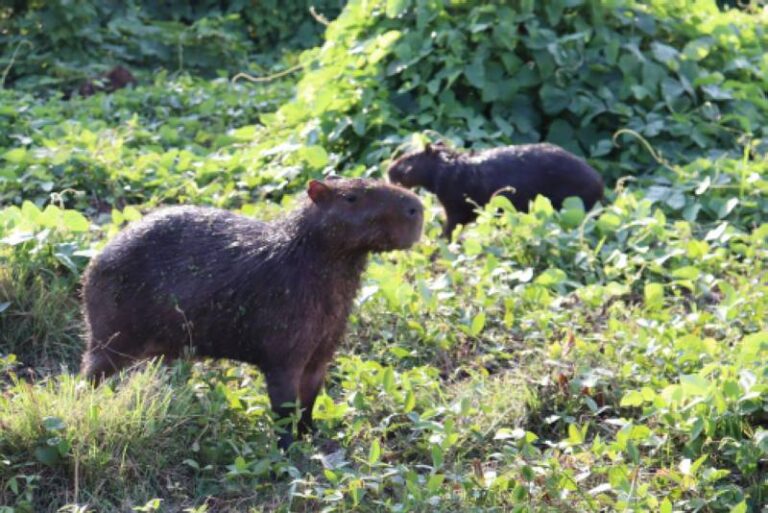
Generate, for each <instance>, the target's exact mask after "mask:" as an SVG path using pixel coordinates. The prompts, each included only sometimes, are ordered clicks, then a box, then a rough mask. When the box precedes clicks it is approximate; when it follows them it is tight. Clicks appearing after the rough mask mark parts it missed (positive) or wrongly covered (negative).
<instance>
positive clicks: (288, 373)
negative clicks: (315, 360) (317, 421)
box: [266, 369, 300, 449]
mask: <svg viewBox="0 0 768 513" xmlns="http://www.w3.org/2000/svg"><path fill="white" fill-rule="evenodd" d="M266 378H267V393H268V394H269V402H270V403H271V404H272V411H274V412H275V414H276V415H277V418H278V419H279V420H283V419H287V418H289V417H290V416H291V414H293V412H294V411H295V408H296V399H298V390H299V378H300V371H297V370H295V369H290V370H279V371H272V372H269V373H268V374H267V376H266ZM284 429H287V431H285V432H283V433H282V434H281V435H280V439H279V440H278V443H277V445H278V447H280V448H281V449H288V447H289V446H290V445H291V443H293V433H292V431H293V430H292V429H291V427H290V426H284Z"/></svg>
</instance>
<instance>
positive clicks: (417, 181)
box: [388, 143, 603, 238]
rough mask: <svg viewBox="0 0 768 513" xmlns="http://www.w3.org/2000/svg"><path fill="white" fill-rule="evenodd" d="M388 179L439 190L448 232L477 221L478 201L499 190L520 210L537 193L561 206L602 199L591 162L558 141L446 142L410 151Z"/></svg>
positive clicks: (588, 205) (600, 184)
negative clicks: (454, 145)
mask: <svg viewBox="0 0 768 513" xmlns="http://www.w3.org/2000/svg"><path fill="white" fill-rule="evenodd" d="M388 174H389V179H390V181H392V182H393V183H396V184H400V185H402V186H404V187H407V188H409V189H411V188H414V187H424V188H425V189H426V190H428V191H430V192H432V193H435V194H437V198H438V199H439V200H440V203H442V205H443V208H444V209H445V214H446V222H445V228H444V231H443V235H445V236H446V237H449V238H450V236H451V234H452V233H453V230H454V228H456V225H458V224H464V225H466V224H467V223H470V222H472V221H474V220H475V218H476V217H477V213H476V212H475V208H477V205H479V206H481V207H482V206H483V205H485V204H486V203H488V202H489V201H490V200H491V198H492V197H493V195H494V194H495V193H499V194H503V195H504V196H507V197H508V198H509V199H510V201H512V204H513V205H514V206H515V208H516V209H517V210H520V211H527V210H528V202H529V201H531V200H532V199H534V198H535V197H536V195H537V194H540V195H542V196H546V197H547V198H549V199H550V201H552V205H553V206H554V207H555V208H560V207H561V205H562V203H563V200H564V199H565V198H567V197H568V196H578V197H580V198H581V199H582V201H583V202H584V206H585V208H587V209H590V208H592V206H593V205H594V204H595V203H596V202H597V201H599V200H600V198H602V197H603V179H602V178H601V177H600V175H599V174H598V173H597V171H595V170H594V169H593V168H592V167H591V166H589V165H588V164H587V163H586V162H584V161H583V160H581V159H580V158H578V157H576V156H575V155H572V154H570V153H568V152H567V151H565V150H564V149H562V148H560V147H558V146H555V145H553V144H547V143H542V144H524V145H518V146H506V147H503V148H494V149H489V150H484V151H477V152H457V151H454V150H451V149H449V148H448V147H446V146H444V145H442V144H435V145H429V144H428V145H427V146H426V148H425V149H424V150H423V151H416V152H412V153H408V154H406V155H404V156H402V157H401V158H399V159H397V160H396V161H395V162H394V163H392V165H391V166H390V168H389V171H388Z"/></svg>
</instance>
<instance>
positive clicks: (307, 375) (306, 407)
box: [299, 362, 328, 435]
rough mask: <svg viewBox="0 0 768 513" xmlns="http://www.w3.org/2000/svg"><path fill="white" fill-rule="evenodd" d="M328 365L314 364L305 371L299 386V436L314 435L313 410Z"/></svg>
mask: <svg viewBox="0 0 768 513" xmlns="http://www.w3.org/2000/svg"><path fill="white" fill-rule="evenodd" d="M327 366H328V364H327V363H325V362H323V363H318V364H315V363H312V362H310V364H309V365H307V367H306V368H305V369H304V374H303V375H302V376H301V383H300V386H299V399H301V408H302V412H301V422H300V423H299V434H300V435H301V434H305V433H312V431H313V429H314V426H313V421H312V409H313V408H314V406H315V399H317V394H318V393H319V392H320V388H321V387H322V386H323V380H324V378H325V371H326V368H327Z"/></svg>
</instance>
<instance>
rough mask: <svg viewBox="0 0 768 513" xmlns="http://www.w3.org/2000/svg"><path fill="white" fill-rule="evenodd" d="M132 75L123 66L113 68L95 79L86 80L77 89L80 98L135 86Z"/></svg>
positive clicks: (135, 82) (135, 81)
mask: <svg viewBox="0 0 768 513" xmlns="http://www.w3.org/2000/svg"><path fill="white" fill-rule="evenodd" d="M137 83H138V82H137V80H136V78H135V77H134V76H133V74H132V73H131V72H130V71H128V70H127V69H126V68H124V67H123V66H115V67H114V68H112V69H111V70H109V71H108V72H106V73H104V74H103V75H101V76H99V77H98V78H96V79H92V80H86V81H85V82H83V83H82V84H80V87H79V88H78V89H77V92H78V94H80V96H91V95H94V94H96V93H98V92H102V91H104V92H107V93H113V92H115V91H117V90H118V89H122V88H124V87H128V86H129V85H135V84H137Z"/></svg>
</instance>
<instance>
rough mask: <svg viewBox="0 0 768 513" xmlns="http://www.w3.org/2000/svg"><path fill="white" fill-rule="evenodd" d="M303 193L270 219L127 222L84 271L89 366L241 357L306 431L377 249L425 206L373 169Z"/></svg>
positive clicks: (96, 372)
mask: <svg viewBox="0 0 768 513" xmlns="http://www.w3.org/2000/svg"><path fill="white" fill-rule="evenodd" d="M307 196H308V198H305V199H304V200H303V201H302V203H301V204H300V206H299V207H298V208H297V209H296V210H294V211H293V212H290V213H288V214H287V215H286V216H284V217H282V218H278V219H276V220H272V221H268V222H262V221H258V220H254V219H250V218H247V217H243V216H240V215H236V214H233V213H230V212H228V211H225V210H219V209H213V208H198V207H169V208H165V209H161V210H159V211H156V212H154V213H151V214H149V215H147V216H146V217H145V218H143V219H142V220H140V221H136V222H134V223H132V224H131V225H129V226H128V227H127V228H126V229H125V230H123V231H122V232H120V233H119V234H118V235H117V236H115V238H114V239H113V240H112V241H110V242H109V243H108V244H107V245H106V247H105V248H104V250H103V252H102V253H101V254H100V255H98V256H97V257H96V258H95V259H94V260H93V261H92V262H91V263H90V265H89V266H88V268H87V269H86V272H85V275H84V279H83V308H84V314H85V321H86V328H87V349H86V352H85V355H84V356H83V363H82V372H83V373H84V374H85V375H86V376H87V377H90V378H93V379H95V380H97V381H98V380H101V379H103V378H104V377H106V376H109V375H110V374H112V373H114V372H115V371H117V370H119V369H121V368H123V367H125V366H127V365H129V364H131V362H134V361H136V360H140V359H146V358H150V357H153V356H163V357H165V359H166V360H170V359H173V358H175V357H177V356H179V355H180V354H181V353H182V351H183V350H184V349H185V348H191V349H192V352H193V353H194V355H195V356H205V357H211V358H231V359H235V360H240V361H243V362H247V363H251V364H254V365H256V366H258V367H259V368H260V370H261V371H262V372H263V373H264V375H265V379H266V383H267V391H268V394H269V398H270V402H271V404H272V407H273V409H274V411H275V412H276V413H277V414H278V416H279V417H285V416H287V415H289V414H290V413H291V412H292V411H293V409H292V408H291V407H288V406H285V405H286V403H295V402H297V400H298V402H299V403H300V405H301V407H302V408H303V409H304V410H303V413H302V416H301V419H300V423H299V429H300V432H301V433H304V432H307V431H310V430H311V427H312V407H313V405H314V402H315V397H316V396H317V393H318V391H319V389H320V387H321V385H322V383H323V378H324V376H325V371H326V367H327V366H328V364H329V362H330V360H331V358H332V356H333V353H334V351H335V349H336V347H337V346H338V344H339V342H340V341H341V339H342V337H343V335H344V331H345V327H346V323H347V317H348V315H349V312H350V308H351V307H352V303H353V300H354V298H355V295H356V293H357V290H358V288H359V284H360V279H361V274H362V273H363V270H364V269H365V266H366V261H367V258H368V255H369V253H372V252H373V253H376V252H384V251H392V250H398V249H407V248H409V247H410V246H412V245H413V244H414V243H416V241H417V240H418V239H419V237H420V235H421V229H422V223H423V208H422V205H421V202H420V201H419V199H418V197H417V196H416V195H414V194H413V193H411V192H409V191H407V190H406V189H403V188H401V187H397V186H394V185H390V184H387V183H384V182H377V181H372V180H364V179H338V180H329V181H317V180H313V181H311V182H309V186H308V189H307ZM291 440H292V438H291V435H290V434H287V435H284V436H283V437H281V440H280V444H281V447H285V446H287V445H288V444H289V443H290V441H291Z"/></svg>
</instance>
